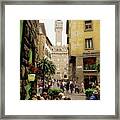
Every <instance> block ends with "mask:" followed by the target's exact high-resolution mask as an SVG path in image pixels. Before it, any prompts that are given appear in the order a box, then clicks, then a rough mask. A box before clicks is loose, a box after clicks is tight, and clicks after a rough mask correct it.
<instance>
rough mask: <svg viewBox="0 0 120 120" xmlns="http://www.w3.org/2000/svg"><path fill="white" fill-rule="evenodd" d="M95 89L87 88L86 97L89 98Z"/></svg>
mask: <svg viewBox="0 0 120 120" xmlns="http://www.w3.org/2000/svg"><path fill="white" fill-rule="evenodd" d="M93 92H94V89H93V88H88V89H86V90H85V94H86V99H87V100H89V98H90V96H91V95H92V94H93Z"/></svg>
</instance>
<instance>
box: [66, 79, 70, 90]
mask: <svg viewBox="0 0 120 120" xmlns="http://www.w3.org/2000/svg"><path fill="white" fill-rule="evenodd" d="M69 86H70V82H69V81H68V82H67V84H66V91H67V92H68V91H69Z"/></svg>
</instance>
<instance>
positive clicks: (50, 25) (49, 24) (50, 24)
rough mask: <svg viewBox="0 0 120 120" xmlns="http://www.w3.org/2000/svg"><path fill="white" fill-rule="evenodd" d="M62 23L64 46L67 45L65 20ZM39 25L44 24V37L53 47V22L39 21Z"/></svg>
mask: <svg viewBox="0 0 120 120" xmlns="http://www.w3.org/2000/svg"><path fill="white" fill-rule="evenodd" d="M62 21H63V31H62V45H66V44H67V35H66V20H62ZM40 23H44V24H45V29H46V35H47V37H48V38H49V39H50V41H51V43H52V45H55V20H49V19H41V20H40Z"/></svg>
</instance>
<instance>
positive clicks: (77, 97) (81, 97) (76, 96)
mask: <svg viewBox="0 0 120 120" xmlns="http://www.w3.org/2000/svg"><path fill="white" fill-rule="evenodd" d="M64 94H65V96H68V97H70V98H71V99H72V100H85V99H86V96H85V94H83V93H79V94H78V93H74V92H73V93H70V92H69V93H66V91H65V92H64Z"/></svg>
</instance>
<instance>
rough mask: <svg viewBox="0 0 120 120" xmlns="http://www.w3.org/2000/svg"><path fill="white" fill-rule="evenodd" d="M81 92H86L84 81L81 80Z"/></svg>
mask: <svg viewBox="0 0 120 120" xmlns="http://www.w3.org/2000/svg"><path fill="white" fill-rule="evenodd" d="M81 92H82V93H84V92H85V88H84V82H83V81H82V82H81Z"/></svg>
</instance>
